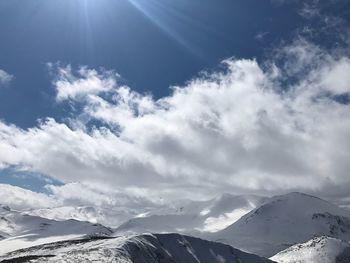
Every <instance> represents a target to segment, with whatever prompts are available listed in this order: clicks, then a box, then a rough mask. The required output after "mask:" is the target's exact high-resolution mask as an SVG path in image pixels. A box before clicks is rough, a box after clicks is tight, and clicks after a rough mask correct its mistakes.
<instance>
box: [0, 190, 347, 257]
mask: <svg viewBox="0 0 350 263" xmlns="http://www.w3.org/2000/svg"><path fill="white" fill-rule="evenodd" d="M99 209H100V208H91V207H75V208H73V207H59V208H58V207H56V208H53V209H41V210H31V213H32V214H28V211H25V212H21V211H16V210H11V209H10V208H9V207H6V206H0V256H1V255H4V254H6V253H8V252H11V251H15V250H18V249H23V248H28V247H32V246H36V245H43V244H46V245H45V246H40V251H41V250H47V249H48V247H50V246H51V245H50V244H49V243H52V242H58V241H64V242H63V243H62V242H61V243H55V244H56V245H55V246H54V248H52V247H50V249H51V250H52V249H54V250H53V251H55V255H56V254H57V255H56V256H55V257H50V258H49V257H47V258H45V260H49V259H50V260H53V259H58V258H60V257H67V256H68V255H70V254H71V253H73V254H74V255H75V254H77V255H78V254H79V257H78V258H80V257H82V258H84V255H85V254H86V253H88V254H89V255H90V254H91V255H95V254H94V253H95V252H96V253H97V254H96V255H95V256H96V257H98V256H101V253H102V254H103V253H107V254H108V255H109V256H111V257H115V255H117V254H115V253H119V252H120V251H122V252H121V253H122V254H121V255H124V254H125V253H126V252H125V251H126V250H125V249H122V250H120V249H119V248H120V247H123V248H125V246H126V245H125V244H126V243H127V244H130V242H131V243H132V244H135V243H137V242H136V241H137V240H139V238H140V237H135V235H142V234H146V233H158V234H159V235H155V236H154V235H153V236H152V235H149V234H148V235H142V238H141V240H146V241H147V242H151V241H150V240H149V238H151V237H152V238H155V237H156V239H157V240H158V241H159V240H160V239H162V237H166V236H168V235H166V234H165V233H180V234H187V235H191V236H196V237H200V238H203V239H207V240H211V241H218V242H222V243H226V244H227V245H230V246H232V247H235V248H238V249H241V250H243V251H246V252H249V253H253V254H256V255H260V256H263V257H272V256H274V255H275V257H273V259H275V260H276V259H278V260H279V261H280V262H281V263H292V262H294V261H291V260H296V261H295V263H296V262H299V263H308V262H312V258H313V257H317V256H318V255H319V256H320V257H322V258H325V259H327V257H328V258H334V257H336V256H337V255H341V257H342V260H343V258H346V257H347V259H348V258H349V255H350V252H349V251H350V249H348V248H347V247H346V246H347V245H348V243H347V242H348V241H350V211H348V210H344V209H343V208H340V207H338V206H336V205H334V204H331V203H329V202H327V201H325V200H322V199H320V198H317V197H313V196H310V195H306V194H302V193H290V194H286V195H281V196H275V197H272V198H265V197H258V196H251V195H245V196H234V195H229V194H224V195H222V196H219V197H217V198H214V199H211V200H208V201H200V202H199V201H196V202H194V201H178V202H176V203H174V204H173V205H172V206H171V207H157V208H156V209H154V210H148V209H145V212H142V213H135V215H134V218H132V219H129V220H127V221H126V222H125V223H123V224H121V225H120V226H119V227H117V228H116V229H114V230H113V231H112V230H111V229H110V228H107V227H104V226H103V225H99V224H94V223H91V222H84V221H77V220H72V219H69V220H65V218H72V217H74V218H80V217H79V216H81V219H84V218H94V217H96V216H97V215H98V214H99V211H101V210H99ZM116 210H118V208H116ZM116 210H114V211H116ZM107 212H108V211H105V213H107ZM113 213H114V212H113V211H112V212H111V214H113ZM33 214H36V216H34V215H33ZM38 215H41V216H38ZM45 217H47V218H45ZM102 217H103V216H102ZM53 218H55V219H60V220H53ZM91 221H92V222H96V221H98V220H96V221H94V220H91ZM160 233H163V235H160ZM131 235H132V236H133V237H132V238H129V237H128V236H131ZM170 236H171V235H170ZM322 236H327V238H325V237H322ZM86 237H93V238H90V239H89V238H86ZM102 237H108V238H105V239H103V238H102ZM177 237H179V235H177ZM315 237H316V239H314V238H315ZM317 237H322V238H319V239H317ZM332 237H333V238H335V239H333V238H332ZM77 238H79V239H80V241H79V240H78V241H74V240H72V239H77ZM82 238H85V239H84V240H83V241H81V240H82ZM172 238H173V237H172ZM172 238H170V240H172V242H175V241H174V240H173V239H172ZM185 239H186V240H188V239H191V238H189V237H186V238H185ZM191 240H192V239H191ZM193 240H199V239H193ZM308 240H311V241H309V242H308ZM146 241H145V242H146ZM158 241H157V242H158ZM125 242H126V243H125ZM145 242H143V241H142V242H141V243H140V242H139V243H140V244H143V245H142V248H144V247H146V248H147V249H146V250H147V251H148V250H149V249H150V247H148V246H147V245H145V244H146V243H147V242H146V243H145ZM152 242H153V241H152ZM152 242H151V243H150V244H153V243H152ZM162 242H163V243H162ZM162 242H161V243H160V244H161V245H162V246H163V245H164V242H165V243H166V242H167V239H165V240H163V239H162ZM176 242H178V240H177V241H176ZM193 242H195V243H196V244H197V241H193ZM198 242H199V241H198ZM203 242H204V241H203V240H202V241H201V242H200V243H201V244H202V245H203V244H204V243H205V242H209V241H205V242H204V243H203ZM305 242H307V243H305ZM139 243H137V244H139ZM209 243H210V244H212V243H213V242H209ZM303 243H305V244H303ZM60 244H65V245H67V246H66V247H64V246H61V245H60ZM118 244H120V246H119V245H118ZM176 244H177V243H176ZM205 244H207V243H205ZM296 244H299V245H296ZM344 244H345V245H344ZM227 245H226V246H225V247H228V246H227ZM294 245H296V246H294ZM312 245H313V247H312ZM169 246H170V244H169ZM198 246H199V245H198ZM203 246H204V245H203ZM293 246H294V247H293ZM344 246H345V247H344ZM185 247H186V246H185ZM290 247H291V248H290ZM288 248H290V249H291V250H288ZM343 248H344V249H345V250H344V251H345V252H344V253H343ZM62 249H63V250H62ZM64 249H68V250H69V251H66V250H64ZM76 249H77V250H76ZM169 249H170V248H169ZM177 249H178V248H177ZM286 249H287V250H286ZM337 249H338V250H337ZM80 250H81V251H85V252H81V251H80ZM151 250H152V249H151ZM25 251H26V253H28V251H32V250H31V249H30V250H25ZM33 251H36V252H35V253H39V252H38V251H39V250H38V248H33ZM166 251H168V252H169V250H168V249H167V250H166ZM198 251H199V247H198ZM66 252H67V253H66ZM153 252H154V251H153ZM153 252H152V253H153ZM279 252H280V253H279ZM338 252H339V253H338ZM16 253H19V252H16ZM21 253H22V252H21ZM154 253H155V254H156V255H157V253H156V252H154ZM201 253H202V252H201ZM203 253H204V252H203ZM277 253H279V254H277ZM107 254H106V255H103V256H107ZM276 254H277V255H276ZM40 255H41V254H40ZM125 255H126V254H125ZM152 255H153V254H152ZM305 255H309V257H306V256H305ZM17 256H18V255H17ZM29 256H30V254H29ZM34 256H35V255H34ZM129 256H130V255H129ZM129 256H126V258H125V259H123V260H124V262H131V261H130V260H131V259H130V257H129ZM165 256H166V255H165ZM118 257H119V258H122V256H120V253H119V254H118ZM196 257H198V255H196ZM78 258H77V259H78ZM219 258H220V257H219ZM41 260H43V259H41ZM283 260H284V261H283ZM288 260H289V261H288ZM298 260H299V261H298ZM303 260H304V261H303ZM307 260H309V261H307ZM310 260H311V261H310ZM40 262H42V261H40ZM44 262H45V261H44ZM53 262H55V261H53ZM57 262H59V261H57ZM118 262H122V261H118ZM140 262H142V261H140ZM149 262H153V261H149ZM165 262H167V261H165ZM180 262H181V261H180ZM183 262H187V261H183ZM189 262H191V261H189ZM200 262H202V261H200ZM204 262H205V261H204ZM212 262H215V261H212ZM218 262H220V261H218ZM223 262H225V261H223ZM227 262H235V261H227ZM316 262H321V263H323V262H322V261H316ZM328 262H331V263H333V261H325V262H324V263H328ZM336 262H337V263H339V262H341V263H345V262H347V263H349V262H350V260H348V261H346V260H345V261H336Z"/></svg>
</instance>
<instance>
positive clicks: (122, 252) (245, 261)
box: [0, 234, 273, 263]
mask: <svg viewBox="0 0 350 263" xmlns="http://www.w3.org/2000/svg"><path fill="white" fill-rule="evenodd" d="M0 260H3V261H0V262H18V261H19V260H21V262H27V261H29V260H30V262H32V263H36V262H51V263H53V262H57V263H58V262H111V263H112V262H118V263H156V262H157V263H184V262H186V263H198V262H200V263H222V262H227V263H269V262H271V263H272V262H273V261H271V260H268V259H265V258H261V257H259V256H256V255H252V254H248V253H245V252H242V251H240V250H237V249H234V248H232V247H230V246H228V245H224V244H220V243H216V242H211V241H206V240H201V239H198V238H193V237H189V236H183V235H179V234H154V235H151V234H147V235H140V236H131V237H125V236H124V237H114V238H89V239H78V240H69V241H62V242H56V243H50V244H45V245H40V246H36V247H32V248H28V249H22V250H19V251H14V252H11V253H8V254H7V255H5V256H3V257H2V258H1V257H0ZM26 260H27V261H26Z"/></svg>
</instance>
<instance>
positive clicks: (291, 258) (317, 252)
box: [271, 237, 350, 263]
mask: <svg viewBox="0 0 350 263" xmlns="http://www.w3.org/2000/svg"><path fill="white" fill-rule="evenodd" d="M271 259H272V260H274V261H277V262H279V263H346V262H350V244H349V243H348V242H346V241H342V240H339V239H336V238H331V237H316V238H313V239H311V240H310V241H308V242H306V243H303V244H297V245H294V246H292V247H289V248H287V249H286V250H283V251H281V252H279V253H278V254H277V255H275V256H273V257H271Z"/></svg>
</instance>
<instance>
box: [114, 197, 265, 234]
mask: <svg viewBox="0 0 350 263" xmlns="http://www.w3.org/2000/svg"><path fill="white" fill-rule="evenodd" d="M266 200H267V198H266V197H260V196H254V195H237V196H236V195H230V194H223V195H221V196H218V197H217V198H214V199H211V200H208V201H201V202H199V201H197V202H187V203H185V202H184V203H182V204H181V203H180V204H177V205H176V206H175V207H173V208H166V209H158V210H155V211H151V212H149V213H147V214H140V215H138V216H137V217H135V218H133V219H131V220H129V221H127V222H125V223H124V224H122V225H121V226H119V227H118V228H116V229H115V231H116V233H117V234H141V233H145V232H156V233H164V232H179V233H185V234H191V235H201V232H216V231H218V230H221V229H224V228H225V227H227V226H229V225H231V224H232V223H234V222H235V221H237V220H238V219H239V218H240V217H242V216H243V215H244V214H246V213H248V212H249V211H251V210H252V209H254V208H255V207H257V206H259V205H260V204H262V203H263V202H264V201H266Z"/></svg>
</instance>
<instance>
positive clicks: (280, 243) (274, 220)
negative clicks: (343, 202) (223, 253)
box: [207, 193, 350, 257]
mask: <svg viewBox="0 0 350 263" xmlns="http://www.w3.org/2000/svg"><path fill="white" fill-rule="evenodd" d="M323 235H325V236H330V237H336V238H339V239H342V240H350V212H349V211H347V210H344V209H342V208H339V207H338V206H336V205H334V204H331V203H329V202H327V201H324V200H322V199H319V198H317V197H313V196H310V195H306V194H302V193H290V194H286V195H282V196H275V197H273V198H271V199H270V201H268V202H266V203H265V204H263V205H262V206H260V207H258V208H256V209H254V210H253V211H251V212H249V213H248V214H246V215H244V216H243V217H242V218H241V219H239V220H238V221H237V222H235V223H234V224H232V225H230V226H229V227H227V228H225V229H224V230H221V231H218V232H217V233H213V234H211V235H208V236H207V238H208V239H211V240H218V241H220V242H224V243H227V244H230V245H232V246H234V247H237V248H239V249H242V250H244V251H249V252H251V253H254V254H257V255H261V256H265V257H271V256H273V255H275V254H276V253H278V252H280V251H282V250H284V249H286V248H287V247H290V246H292V245H294V244H297V243H303V242H305V241H307V240H310V239H311V238H313V237H315V236H323Z"/></svg>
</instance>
